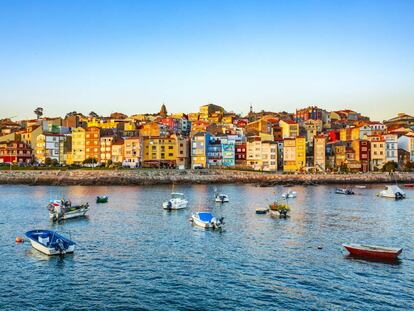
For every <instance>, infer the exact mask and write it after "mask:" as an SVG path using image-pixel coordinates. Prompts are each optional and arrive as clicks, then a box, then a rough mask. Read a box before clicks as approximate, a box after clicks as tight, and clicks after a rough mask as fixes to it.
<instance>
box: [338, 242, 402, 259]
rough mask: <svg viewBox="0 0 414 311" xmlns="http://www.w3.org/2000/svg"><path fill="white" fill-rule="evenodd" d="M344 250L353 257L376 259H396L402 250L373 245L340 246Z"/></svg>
mask: <svg viewBox="0 0 414 311" xmlns="http://www.w3.org/2000/svg"><path fill="white" fill-rule="evenodd" d="M342 246H343V247H345V248H346V250H347V251H348V252H349V253H350V254H351V255H354V256H359V257H369V258H376V259H397V257H398V256H399V255H400V254H401V252H402V248H393V247H383V246H375V245H361V244H342Z"/></svg>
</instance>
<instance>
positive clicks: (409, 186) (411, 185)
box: [404, 184, 414, 188]
mask: <svg viewBox="0 0 414 311" xmlns="http://www.w3.org/2000/svg"><path fill="white" fill-rule="evenodd" d="M404 187H405V188H414V184H404Z"/></svg>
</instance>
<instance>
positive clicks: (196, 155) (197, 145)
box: [191, 132, 211, 169]
mask: <svg viewBox="0 0 414 311" xmlns="http://www.w3.org/2000/svg"><path fill="white" fill-rule="evenodd" d="M210 136H211V135H210V134H209V133H202V132H199V133H196V134H195V135H193V137H192V138H191V168H193V169H195V168H206V167H207V146H208V142H209V140H210Z"/></svg>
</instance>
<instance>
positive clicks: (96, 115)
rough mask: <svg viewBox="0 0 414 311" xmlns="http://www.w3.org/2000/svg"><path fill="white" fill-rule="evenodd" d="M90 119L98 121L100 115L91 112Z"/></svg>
mask: <svg viewBox="0 0 414 311" xmlns="http://www.w3.org/2000/svg"><path fill="white" fill-rule="evenodd" d="M89 117H90V118H96V119H98V118H99V115H98V114H97V113H96V112H94V111H91V112H89Z"/></svg>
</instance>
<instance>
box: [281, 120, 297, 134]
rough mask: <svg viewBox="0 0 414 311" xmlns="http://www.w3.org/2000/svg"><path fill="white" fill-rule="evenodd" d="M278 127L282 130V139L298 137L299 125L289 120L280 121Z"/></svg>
mask: <svg viewBox="0 0 414 311" xmlns="http://www.w3.org/2000/svg"><path fill="white" fill-rule="evenodd" d="M279 126H280V127H281V128H282V137H283V138H287V137H296V136H299V124H298V123H296V122H294V121H291V120H286V121H284V120H280V122H279Z"/></svg>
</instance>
